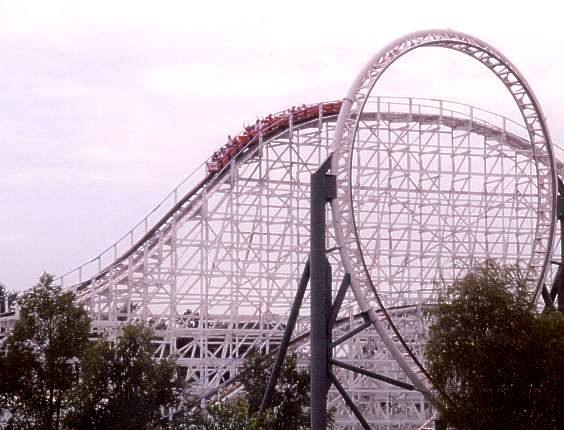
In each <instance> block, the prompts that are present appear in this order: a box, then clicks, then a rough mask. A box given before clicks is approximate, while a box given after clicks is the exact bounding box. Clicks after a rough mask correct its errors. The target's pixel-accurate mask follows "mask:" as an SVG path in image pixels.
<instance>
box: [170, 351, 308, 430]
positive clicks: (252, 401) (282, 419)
mask: <svg viewBox="0 0 564 430" xmlns="http://www.w3.org/2000/svg"><path fill="white" fill-rule="evenodd" d="M271 366H272V357H266V356H264V355H261V354H259V353H257V352H251V353H250V354H249V355H248V356H247V358H246V359H245V363H244V365H243V368H242V369H241V373H240V376H239V381H240V382H241V384H242V386H243V393H242V395H240V396H239V397H238V398H236V399H234V400H226V401H222V402H217V403H211V404H208V405H207V407H206V408H205V409H204V410H202V409H198V408H196V409H194V410H191V411H188V412H186V411H184V414H185V415H184V416H182V417H180V419H177V421H176V422H175V426H174V428H182V429H190V428H198V429H204V430H239V429H240V430H247V429H251V430H253V429H254V430H267V429H268V430H273V429H274V430H278V429H280V430H281V429H285V430H301V429H309V428H310V424H309V423H310V410H309V406H310V396H309V374H308V373H307V372H305V371H300V370H298V367H297V358H296V356H295V355H289V356H287V357H286V360H285V363H284V366H283V367H282V371H281V374H280V377H279V379H278V384H277V386H276V389H275V392H274V395H273V398H272V403H271V405H270V407H269V408H268V409H267V410H266V411H265V412H264V413H263V414H261V413H259V409H260V405H261V402H262V397H263V395H264V392H265V390H266V386H267V384H268V379H269V377H270V368H271ZM191 426H194V427H191Z"/></svg>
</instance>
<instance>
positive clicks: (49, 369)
mask: <svg viewBox="0 0 564 430" xmlns="http://www.w3.org/2000/svg"><path fill="white" fill-rule="evenodd" d="M73 298H74V297H73V294H72V293H63V292H62V291H61V288H60V287H58V286H55V285H53V276H51V275H49V274H47V273H44V274H43V275H42V276H41V277H40V279H39V282H38V283H37V285H36V286H35V287H33V289H32V290H31V291H29V292H27V293H25V294H24V295H23V296H22V297H21V298H20V299H19V305H20V319H19V320H18V321H17V322H16V324H15V327H14V330H13V331H12V333H11V334H10V335H9V336H8V338H7V341H6V345H5V347H6V354H5V356H4V357H3V359H2V360H0V401H1V402H2V405H3V407H4V408H5V409H7V410H8V411H9V412H10V414H11V419H10V424H9V425H10V426H11V427H12V428H41V429H57V428H59V427H60V424H61V418H62V414H63V411H64V409H65V407H66V404H67V398H68V394H69V392H70V391H71V389H72V388H73V386H74V385H76V384H77V382H78V377H79V372H78V367H77V362H78V357H79V356H80V354H81V351H82V350H83V349H84V348H85V347H86V346H87V344H88V333H89V330H90V320H89V318H88V315H87V314H86V312H85V311H84V310H83V309H82V308H81V307H79V306H76V305H75V304H74V302H73Z"/></svg>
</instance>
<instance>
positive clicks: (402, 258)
mask: <svg viewBox="0 0 564 430" xmlns="http://www.w3.org/2000/svg"><path fill="white" fill-rule="evenodd" d="M421 46H438V47H443V48H449V49H454V50H457V51H459V52H462V53H465V54H467V55H468V56H470V57H473V58H475V59H476V60H478V61H480V62H481V63H482V64H484V65H485V66H486V67H487V68H489V69H490V70H491V71H492V72H494V74H495V75H496V76H497V77H498V78H499V79H500V80H501V81H502V82H503V84H504V85H505V86H506V88H507V89H508V90H509V91H510V93H511V95H512V96H513V98H514V100H515V101H516V103H517V106H518V108H519V110H520V111H521V113H522V115H523V120H524V121H523V124H524V126H523V125H520V124H518V123H516V122H514V121H511V120H509V119H507V118H504V117H501V116H499V115H496V114H495V113H492V112H488V111H484V110H481V109H478V108H475V107H472V106H469V105H464V104H460V103H454V102H448V101H441V100H425V99H414V98H406V99H401V98H393V97H380V96H375V95H372V91H373V88H374V85H375V84H376V82H377V80H378V79H379V77H380V75H381V74H382V73H383V72H384V71H385V70H386V69H387V67H388V66H389V65H390V64H392V63H393V62H394V61H395V60H396V59H397V58H399V57H401V56H402V55H404V54H405V53H407V52H409V51H411V50H413V49H416V48H418V47H421ZM328 157H331V163H332V164H331V173H332V174H334V175H336V177H337V188H338V190H337V191H338V196H337V199H335V200H334V201H333V202H332V206H331V214H330V219H328V221H327V225H328V227H329V229H328V231H329V237H328V238H327V250H328V251H327V252H328V258H329V260H330V261H331V264H332V267H333V270H334V271H335V273H334V275H335V276H334V279H337V280H338V279H340V278H341V277H342V276H343V275H344V274H345V272H346V273H347V274H350V275H351V276H352V285H351V289H352V294H351V293H349V294H348V295H347V298H346V300H345V302H346V305H345V306H344V307H343V310H342V312H341V314H340V315H339V319H338V324H337V327H336V332H337V334H338V333H343V334H344V333H345V332H346V331H347V330H350V329H352V328H353V327H354V326H355V323H356V322H358V320H359V316H360V315H361V314H362V315H363V317H364V318H366V316H367V315H368V319H369V321H370V322H371V323H372V325H373V326H372V327H371V328H370V329H368V330H365V331H364V332H362V333H361V334H359V335H358V336H357V337H355V338H351V339H349V340H348V341H346V342H344V343H343V344H339V345H338V346H335V347H334V348H333V357H336V358H338V359H340V360H348V361H350V362H353V363H356V364H357V365H362V366H364V367H369V368H376V369H378V371H380V372H382V373H384V374H386V375H388V376H389V377H392V378H395V379H397V380H401V381H406V382H410V383H412V384H413V385H414V386H416V387H417V390H418V391H415V392H410V391H406V390H402V389H399V388H397V387H389V386H387V385H386V384H382V383H373V382H372V383H370V382H369V381H367V379H366V378H363V377H361V376H358V375H356V376H351V375H348V374H346V373H342V372H341V373H340V374H339V379H340V380H342V381H344V384H345V385H346V386H347V389H348V391H349V392H350V393H351V396H352V397H354V399H355V402H356V403H357V404H358V405H359V408H360V409H362V410H363V413H364V414H366V417H367V420H368V421H369V422H370V425H371V426H373V427H374V428H380V429H389V428H401V429H416V428H420V427H421V426H422V425H423V423H425V422H426V421H427V420H429V419H430V418H431V417H432V416H433V410H432V407H431V405H430V396H429V393H430V389H431V385H432V384H431V381H430V380H429V378H428V375H426V372H425V368H424V355H423V351H424V346H425V341H426V326H427V324H426V320H425V315H424V312H423V309H424V308H425V306H426V305H427V304H429V303H433V302H435V301H436V300H437V297H438V295H439V294H440V292H441V290H442V288H443V287H444V285H445V284H449V283H450V282H452V281H453V280H454V279H456V277H458V276H459V275H460V274H462V273H464V271H465V270H468V269H469V268H471V267H472V266H473V265H474V264H475V262H476V260H480V259H484V258H496V259H498V260H500V261H501V262H502V263H515V262H516V263H518V264H521V265H523V266H524V267H527V268H529V270H530V272H529V273H530V284H531V285H530V287H531V296H532V300H536V299H538V297H539V291H540V289H539V288H540V285H542V283H543V282H544V281H545V279H547V277H548V276H550V273H548V272H549V271H550V270H549V269H550V268H549V266H548V265H549V257H550V255H552V252H553V249H554V247H553V239H554V220H553V216H554V207H555V206H554V202H555V199H556V197H555V196H556V185H555V184H556V174H555V172H556V170H558V171H561V172H562V171H564V164H563V163H561V162H559V161H558V160H555V157H554V154H553V149H552V146H551V142H550V138H549V136H548V130H547V128H546V125H545V123H544V117H543V116H542V112H541V111H540V108H539V106H538V103H537V101H536V99H535V97H534V94H533V93H532V91H531V90H530V88H529V87H528V85H527V83H526V81H525V80H524V79H523V78H522V76H521V75H520V74H519V72H518V71H517V70H516V69H515V68H514V67H513V65H512V64H511V63H509V62H508V61H507V60H506V59H505V57H503V56H502V55H501V54H500V53H499V52H497V51H495V50H494V49H493V48H491V47H490V46H489V45H487V44H485V43H483V42H481V41H479V40H477V39H473V38H471V37H469V36H467V35H464V34H461V33H456V32H444V31H432V32H423V33H415V34H412V35H409V36H407V37H406V38H402V39H399V40H397V41H395V42H394V43H392V44H391V45H390V46H389V47H387V48H385V49H384V50H383V51H381V52H380V53H379V54H377V55H376V56H375V57H374V58H373V59H372V60H371V61H370V62H369V63H368V64H367V66H366V67H365V69H363V71H362V72H361V73H360V74H359V77H358V78H357V80H356V81H355V82H354V83H353V86H352V87H351V90H350V91H349V94H348V95H347V97H346V98H345V99H343V100H342V101H330V102H322V103H315V104H311V105H302V106H301V107H298V108H296V107H293V108H291V109H288V110H286V111H282V112H279V113H276V114H273V115H268V116H266V117H264V118H262V119H261V120H258V121H257V123H256V124H255V125H254V126H250V127H247V128H246V129H245V130H244V131H242V132H241V133H239V134H238V135H236V136H235V137H234V138H231V137H230V138H229V139H228V142H227V144H226V145H224V146H223V147H221V148H220V149H219V150H218V151H216V152H215V153H214V154H213V156H212V157H211V158H210V159H209V160H208V162H207V163H205V164H204V165H202V168H203V169H204V172H203V173H202V174H201V175H200V173H194V174H192V175H191V176H190V177H189V179H187V180H185V181H184V182H183V183H182V184H181V185H182V187H183V188H182V189H181V188H176V189H174V190H173V192H172V193H170V194H169V195H168V196H167V198H166V199H165V200H164V201H163V202H161V203H160V204H159V205H158V206H157V208H155V210H154V211H152V212H151V214H150V215H149V216H147V217H146V218H145V219H144V220H143V221H142V222H141V223H140V224H138V225H137V226H136V227H135V228H134V229H132V230H130V231H129V232H128V233H127V234H126V235H125V236H124V237H123V238H122V239H120V241H118V242H116V243H115V244H114V245H112V246H110V247H109V248H108V249H107V250H105V251H104V252H102V253H101V254H100V255H98V256H96V257H95V258H94V259H92V260H90V261H88V262H87V263H85V264H83V265H81V266H79V267H78V268H77V269H74V270H72V271H70V272H67V273H65V274H64V275H62V276H61V277H60V278H59V281H60V284H61V285H63V286H64V288H66V289H70V290H72V291H74V293H75V294H76V297H77V301H78V302H80V303H82V304H83V305H84V306H85V308H86V309H87V310H88V311H89V313H90V316H91V318H92V321H93V322H92V327H93V332H95V333H97V334H100V333H105V334H106V335H108V336H110V337H111V336H113V335H115V333H117V332H119V329H120V326H121V325H122V324H123V323H124V322H126V321H135V320H145V321H148V322H149V323H150V324H151V325H152V326H153V328H154V329H155V342H156V343H157V344H158V347H157V352H156V353H157V354H158V355H159V356H165V355H168V354H177V355H178V356H179V359H178V363H179V371H180V369H182V371H183V372H184V375H185V377H186V379H187V380H188V381H190V382H191V383H192V384H193V386H194V387H195V388H196V389H199V393H200V394H201V395H202V396H203V397H209V396H210V395H216V394H218V393H219V392H220V388H222V389H227V391H228V393H230V392H233V389H235V388H234V387H236V383H237V377H236V375H237V372H238V367H239V365H240V363H241V360H242V358H243V357H244V356H245V355H246V353H247V352H248V351H249V349H250V348H252V347H255V348H259V349H262V350H263V351H265V352H267V353H272V352H273V351H275V350H276V349H277V347H278V345H279V343H280V337H281V332H282V330H283V329H284V326H285V322H286V321H287V316H288V311H289V308H290V305H291V302H292V299H293V296H294V293H295V286H296V285H297V278H298V276H299V271H300V269H301V266H302V265H303V263H304V262H305V260H306V258H307V255H308V251H309V249H308V246H307V245H308V233H309V227H308V225H307V223H305V222H304V220H305V219H308V214H309V206H308V205H307V203H308V198H309V197H308V190H309V176H310V174H311V173H312V172H313V171H315V170H316V169H317V168H318V166H319V165H321V163H323V162H324V161H325V160H326V159H328ZM200 178H201V179H200ZM190 181H193V182H190ZM188 184H189V185H188ZM179 196H180V197H179ZM334 251H335V252H334ZM337 251H338V252H337ZM307 300H308V298H307V297H306V301H307ZM305 313H306V314H307V312H305ZM14 316H17V310H16V315H13V316H10V315H4V316H3V317H2V318H0V325H2V324H3V325H4V327H8V328H9V327H10V324H11V323H12V324H13V320H14ZM10 321H11V323H10ZM309 336H310V331H309V325H308V319H307V316H304V317H303V318H302V319H300V320H299V321H298V327H297V329H296V332H295V336H294V338H293V340H292V345H291V347H292V349H293V350H294V351H296V352H298V353H299V354H301V355H302V356H303V357H307V355H308V353H309V349H308V344H307V340H308V339H309ZM329 397H330V405H331V406H334V407H335V408H336V419H337V424H338V425H339V426H342V427H346V426H350V425H351V423H353V422H354V418H352V417H351V415H350V412H349V411H348V409H347V408H346V407H345V406H344V404H343V403H342V401H340V399H339V397H338V396H337V395H336V393H334V392H331V393H330V396H329Z"/></svg>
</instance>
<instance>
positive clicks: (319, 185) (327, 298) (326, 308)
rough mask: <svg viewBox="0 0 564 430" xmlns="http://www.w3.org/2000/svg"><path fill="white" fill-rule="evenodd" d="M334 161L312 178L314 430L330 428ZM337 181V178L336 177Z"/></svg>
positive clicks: (311, 257)
mask: <svg viewBox="0 0 564 430" xmlns="http://www.w3.org/2000/svg"><path fill="white" fill-rule="evenodd" d="M329 166H330V158H329V159H327V160H326V161H325V162H324V163H323V165H322V166H321V167H320V168H319V170H317V171H316V172H315V173H314V174H312V175H311V190H310V192H311V201H310V204H311V208H310V209H311V211H310V225H311V230H310V235H311V236H310V254H309V262H310V290H311V299H310V302H311V336H310V339H311V340H310V345H311V369H310V382H311V429H312V430H326V428H327V391H328V390H329V367H328V356H327V353H328V351H329V349H330V346H331V345H330V339H329V336H328V324H327V323H328V319H329V314H330V312H331V284H330V281H328V279H330V277H329V276H328V271H329V267H328V262H327V257H326V255H325V254H326V252H325V223H326V219H325V218H326V216H325V210H326V207H325V205H326V203H327V202H328V201H330V200H331V199H332V198H333V195H334V193H335V187H334V185H333V184H330V178H329V176H330V175H327V174H326V172H327V171H328V170H329ZM332 179H333V180H334V176H333V177H332Z"/></svg>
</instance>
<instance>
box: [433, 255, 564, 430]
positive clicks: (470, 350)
mask: <svg viewBox="0 0 564 430" xmlns="http://www.w3.org/2000/svg"><path fill="white" fill-rule="evenodd" d="M444 299H445V300H444V301H442V302H441V303H439V304H438V305H437V306H436V307H434V309H433V310H432V311H431V315H432V318H433V319H434V321H433V323H432V324H431V327H430V339H429V342H428V344H427V348H426V359H427V367H428V370H429V373H430V376H431V378H432V380H433V381H434V384H435V386H436V388H437V391H438V393H437V394H438V397H439V399H440V401H441V407H440V412H441V413H442V415H443V417H444V418H445V419H446V420H447V421H449V422H450V423H451V424H453V425H454V426H456V428H457V429H459V430H464V429H472V430H476V429H494V428H495V429H499V430H503V429H512V430H515V429H531V428H543V429H561V428H564V414H563V412H562V411H561V408H559V407H558V404H562V401H564V374H562V372H559V369H558V363H561V362H563V361H564V317H562V316H561V315H559V314H556V313H555V312H547V313H543V314H538V313H536V312H535V310H534V308H533V307H532V306H531V305H530V297H529V295H528V293H527V290H526V282H525V279H524V276H522V273H521V272H520V271H519V270H518V269H516V268H514V267H501V266H499V265H498V264H496V263H494V262H492V261H488V262H486V263H484V264H483V265H481V266H479V267H478V268H476V269H475V270H473V271H472V272H470V273H469V274H468V275H466V276H465V277H464V278H462V279H461V280H459V281H457V282H455V283H454V284H453V285H452V287H450V288H449V290H448V292H447V295H446V297H445V298H444Z"/></svg>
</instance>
